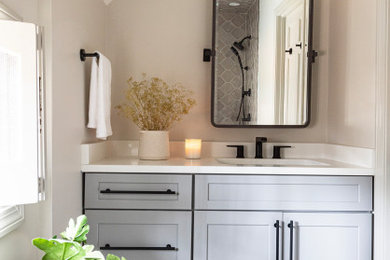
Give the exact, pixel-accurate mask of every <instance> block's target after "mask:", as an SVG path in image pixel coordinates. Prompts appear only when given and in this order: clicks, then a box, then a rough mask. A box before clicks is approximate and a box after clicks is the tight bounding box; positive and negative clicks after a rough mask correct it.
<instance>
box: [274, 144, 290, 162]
mask: <svg viewBox="0 0 390 260" xmlns="http://www.w3.org/2000/svg"><path fill="white" fill-rule="evenodd" d="M284 148H292V147H291V146H288V145H275V146H274V155H273V156H272V159H282V157H281V156H280V151H281V150H282V149H284Z"/></svg>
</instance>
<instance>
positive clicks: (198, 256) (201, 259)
mask: <svg viewBox="0 0 390 260" xmlns="http://www.w3.org/2000/svg"><path fill="white" fill-rule="evenodd" d="M281 219H282V213H281V212H221V211H199V212H195V223H194V227H195V228H194V260H206V259H208V260H237V259H245V260H275V259H277V258H276V254H277V250H278V253H279V255H280V252H279V251H280V250H281V249H280V248H279V249H278V247H277V242H276V239H277V238H278V239H280V237H281V235H280V233H279V235H278V234H277V232H281V229H279V230H277V229H276V228H275V227H274V225H275V224H276V221H277V220H281ZM278 244H279V245H280V243H278Z"/></svg>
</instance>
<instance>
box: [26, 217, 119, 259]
mask: <svg viewBox="0 0 390 260" xmlns="http://www.w3.org/2000/svg"><path fill="white" fill-rule="evenodd" d="M88 232H89V225H88V224H87V217H86V216H85V215H81V216H79V217H78V218H77V220H76V222H75V221H74V220H73V219H70V220H69V225H68V227H67V228H66V230H65V231H64V232H62V233H61V238H60V239H59V238H57V237H56V236H55V237H53V238H52V239H45V238H35V239H34V240H33V245H34V246H36V247H37V248H39V249H41V250H42V251H44V252H45V255H44V256H43V258H42V260H104V256H103V254H102V253H101V252H99V251H93V249H94V246H92V245H84V243H85V241H86V240H87V234H88ZM106 260H126V259H125V258H124V257H122V258H119V257H117V256H114V255H110V254H109V255H107V258H106Z"/></svg>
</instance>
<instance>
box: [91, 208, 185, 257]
mask: <svg viewBox="0 0 390 260" xmlns="http://www.w3.org/2000/svg"><path fill="white" fill-rule="evenodd" d="M86 215H87V217H88V224H89V225H90V232H89V234H88V241H87V242H88V243H89V244H93V245H95V248H96V250H101V251H102V252H103V254H104V255H107V254H108V253H111V254H115V255H118V256H124V257H126V259H131V260H145V259H147V260H188V259H191V223H192V220H191V212H174V211H170V212H161V211H123V210H122V211H116V210H110V211H102V210H87V211H86ZM111 248H112V249H111Z"/></svg>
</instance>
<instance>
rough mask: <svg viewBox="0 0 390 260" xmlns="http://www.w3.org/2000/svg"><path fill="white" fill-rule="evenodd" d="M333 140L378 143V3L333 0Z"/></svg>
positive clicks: (330, 126) (330, 124)
mask: <svg viewBox="0 0 390 260" xmlns="http://www.w3.org/2000/svg"><path fill="white" fill-rule="evenodd" d="M329 21H330V28H331V29H332V30H331V31H330V33H329V48H328V49H329V54H330V55H329V113H328V141H329V142H330V143H338V144H347V145H356V146H363V147H370V148H373V147H375V65H376V63H375V62H376V5H375V2H373V1H370V0H343V1H339V0H330V12H329Z"/></svg>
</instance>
